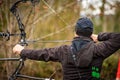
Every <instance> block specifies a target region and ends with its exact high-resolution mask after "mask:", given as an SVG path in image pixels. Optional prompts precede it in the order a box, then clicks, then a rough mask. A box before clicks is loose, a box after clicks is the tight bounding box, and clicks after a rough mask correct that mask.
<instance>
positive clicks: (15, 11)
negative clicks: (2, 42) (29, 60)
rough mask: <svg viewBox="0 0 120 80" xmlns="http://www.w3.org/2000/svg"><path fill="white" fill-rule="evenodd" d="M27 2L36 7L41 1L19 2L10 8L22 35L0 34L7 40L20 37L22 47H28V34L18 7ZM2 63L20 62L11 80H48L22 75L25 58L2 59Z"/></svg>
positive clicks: (0, 59)
mask: <svg viewBox="0 0 120 80" xmlns="http://www.w3.org/2000/svg"><path fill="white" fill-rule="evenodd" d="M27 1H30V2H31V3H32V4H33V6H34V5H35V4H36V3H38V2H39V1H40V0H19V1H17V2H15V3H14V4H13V5H12V7H11V8H10V11H11V12H12V13H13V15H14V16H15V17H16V20H17V22H18V27H19V30H20V34H11V33H10V32H9V31H7V32H6V33H5V32H1V33H0V36H3V37H5V38H7V40H9V39H10V36H15V35H20V41H19V44H21V45H22V46H24V45H27V41H26V32H25V26H24V24H23V23H22V21H21V18H20V16H19V13H18V9H17V7H18V4H19V3H26V2H27ZM0 61H19V65H18V66H17V68H16V70H15V71H14V73H13V74H12V75H11V76H10V77H9V80H16V79H17V78H18V77H21V78H28V79H34V80H48V79H47V78H37V77H31V76H26V75H22V74H20V71H21V70H22V68H23V66H24V61H25V58H22V57H21V58H0ZM50 80H51V79H50Z"/></svg>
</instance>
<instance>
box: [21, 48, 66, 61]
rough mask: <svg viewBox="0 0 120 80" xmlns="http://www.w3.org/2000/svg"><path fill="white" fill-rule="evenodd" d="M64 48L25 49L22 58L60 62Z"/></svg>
mask: <svg viewBox="0 0 120 80" xmlns="http://www.w3.org/2000/svg"><path fill="white" fill-rule="evenodd" d="M63 49H64V47H63V46H60V47H55V48H45V49H39V50H31V49H24V50H22V52H21V54H20V56H21V57H23V58H28V59H32V60H40V61H46V62H47V61H60V60H61V58H62V54H63V53H62V51H63Z"/></svg>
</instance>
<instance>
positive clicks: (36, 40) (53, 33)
mask: <svg viewBox="0 0 120 80" xmlns="http://www.w3.org/2000/svg"><path fill="white" fill-rule="evenodd" d="M42 1H43V3H44V4H45V5H46V6H47V7H48V8H49V9H50V10H51V11H52V12H53V13H54V14H55V15H57V17H58V18H59V19H60V20H61V21H62V22H63V23H64V24H65V25H66V27H64V28H62V29H60V30H58V31H55V32H52V33H49V34H47V35H45V36H42V37H40V38H37V39H34V40H28V42H30V43H33V42H40V43H42V42H43V43H53V42H70V41H71V40H54V41H40V40H42V39H45V38H47V37H50V36H53V35H55V34H58V33H60V32H63V31H65V30H66V29H70V27H73V26H75V23H74V24H72V25H71V24H70V25H69V24H68V23H67V22H66V21H65V20H64V19H63V18H62V17H61V16H60V15H59V14H58V13H57V12H56V11H55V10H54V9H53V8H52V7H51V6H49V4H48V3H47V2H46V1H45V0H42Z"/></svg>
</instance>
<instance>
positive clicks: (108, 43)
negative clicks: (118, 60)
mask: <svg viewBox="0 0 120 80" xmlns="http://www.w3.org/2000/svg"><path fill="white" fill-rule="evenodd" d="M98 40H99V41H101V42H100V43H98V44H96V45H95V47H94V48H95V56H96V57H99V56H102V57H103V58H106V57H108V56H110V55H111V54H113V53H114V52H116V51H117V50H118V49H120V33H100V34H99V35H98Z"/></svg>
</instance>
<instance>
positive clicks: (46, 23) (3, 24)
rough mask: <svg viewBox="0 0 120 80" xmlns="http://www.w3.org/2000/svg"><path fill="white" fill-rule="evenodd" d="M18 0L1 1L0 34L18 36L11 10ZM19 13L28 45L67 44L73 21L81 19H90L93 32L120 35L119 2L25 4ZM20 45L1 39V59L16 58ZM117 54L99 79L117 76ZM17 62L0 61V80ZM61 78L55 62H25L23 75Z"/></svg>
mask: <svg viewBox="0 0 120 80" xmlns="http://www.w3.org/2000/svg"><path fill="white" fill-rule="evenodd" d="M16 1H17V0H0V32H7V30H8V31H9V32H10V33H20V31H19V28H18V24H17V21H16V18H15V16H14V15H13V14H12V13H11V12H10V7H11V6H12V5H13V4H14V3H15V2H16ZM18 9H19V14H20V17H21V19H22V22H23V23H24V25H25V31H26V33H27V34H26V35H27V40H29V42H28V46H27V47H26V48H31V49H42V48H49V47H55V46H60V45H62V44H69V45H70V43H71V42H70V41H71V40H72V39H73V37H74V25H75V22H76V21H77V20H78V19H79V18H80V17H83V16H87V17H89V18H91V19H92V21H93V23H94V33H95V34H98V33H100V32H120V0H40V3H38V4H36V5H35V6H32V4H31V3H30V2H29V1H28V2H27V3H21V4H19V6H18ZM18 42H19V36H13V37H10V40H9V41H6V40H5V38H4V37H0V58H6V57H7V58H11V57H19V56H18V55H14V54H13V53H12V48H13V46H14V45H15V44H17V43H18ZM119 54H120V51H117V52H116V53H115V54H113V55H112V56H110V57H109V58H107V59H106V60H105V61H104V63H103V68H102V72H101V78H102V80H113V79H115V77H116V71H117V62H118V58H119ZM17 64H18V62H17V61H16V62H15V61H14V62H12V61H0V80H7V79H8V77H9V76H10V74H11V73H12V72H13V71H14V69H15V67H16V65H17ZM54 72H55V74H54V75H53V78H54V79H55V80H61V79H62V68H61V65H60V64H59V63H56V62H47V63H46V62H42V61H33V60H26V61H25V66H24V69H23V70H22V73H23V74H27V75H31V76H36V77H43V78H44V77H50V76H51V74H52V73H54ZM20 80H27V79H20Z"/></svg>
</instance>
